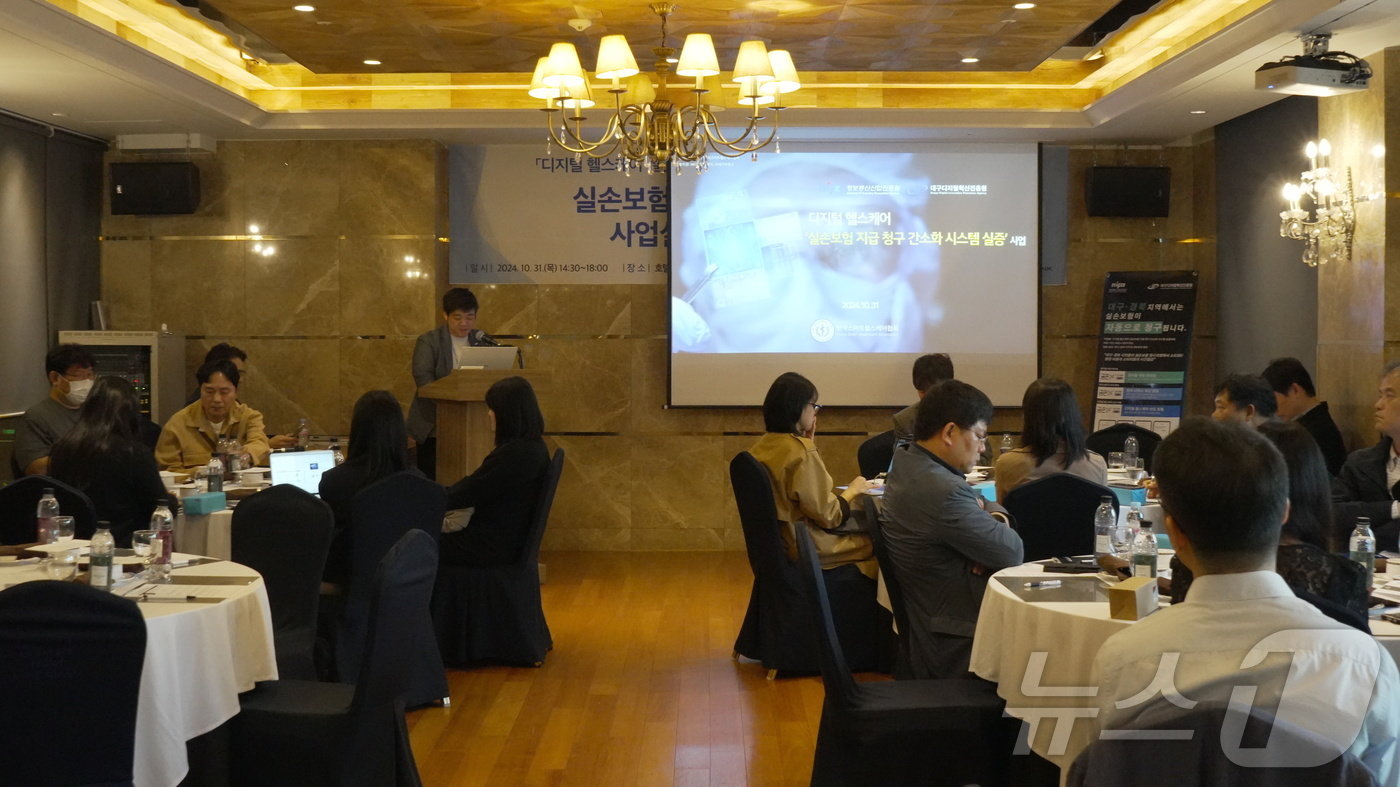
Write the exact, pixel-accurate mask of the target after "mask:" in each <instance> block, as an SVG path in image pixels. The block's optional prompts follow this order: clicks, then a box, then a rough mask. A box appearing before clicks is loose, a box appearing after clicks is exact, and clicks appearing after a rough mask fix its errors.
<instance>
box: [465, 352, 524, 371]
mask: <svg viewBox="0 0 1400 787" xmlns="http://www.w3.org/2000/svg"><path fill="white" fill-rule="evenodd" d="M518 352H520V351H519V350H518V349H516V348H515V347H463V348H462V349H461V350H458V351H457V368H458V369H476V368H481V369H509V368H511V367H513V366H515V354H516V353H518Z"/></svg>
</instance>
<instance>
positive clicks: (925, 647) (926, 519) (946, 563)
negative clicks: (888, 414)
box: [881, 380, 1023, 678]
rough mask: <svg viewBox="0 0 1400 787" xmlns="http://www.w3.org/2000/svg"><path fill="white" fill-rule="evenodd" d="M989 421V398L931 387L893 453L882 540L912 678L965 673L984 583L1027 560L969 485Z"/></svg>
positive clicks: (994, 508) (964, 387) (954, 387)
mask: <svg viewBox="0 0 1400 787" xmlns="http://www.w3.org/2000/svg"><path fill="white" fill-rule="evenodd" d="M991 417H992V403H991V401H990V400H989V399H988V398H987V395H986V394H984V393H982V392H981V391H979V390H977V389H976V388H974V387H972V386H970V385H968V384H967V383H964V382H960V381H958V380H947V381H945V382H942V383H939V384H938V385H936V386H934V387H933V388H932V389H931V390H929V391H928V392H927V393H926V394H925V395H924V398H923V399H922V400H920V401H919V404H918V409H917V411H916V412H915V418H914V442H913V443H912V444H911V445H909V446H908V447H906V448H901V449H896V450H895V455H894V465H893V467H892V468H891V470H890V474H889V479H888V481H887V482H886V484H885V505H884V512H883V514H882V517H881V519H882V522H883V532H884V534H885V541H886V543H887V545H888V548H889V554H890V562H891V563H892V566H891V568H892V569H893V571H894V574H895V575H896V576H897V577H898V580H899V583H900V585H902V586H903V588H904V604H905V607H906V608H907V611H908V613H909V628H910V630H909V631H908V632H906V634H907V636H908V638H909V661H910V668H911V670H912V671H913V676H914V677H915V678H957V677H963V676H964V675H965V674H966V673H967V666H968V660H969V658H970V657H971V655H972V633H973V630H974V629H976V627H977V611H978V610H979V609H980V608H981V606H982V594H983V593H984V592H985V591H986V588H987V578H988V576H990V575H991V573H992V572H994V571H997V570H999V569H1003V568H1006V567H1008V566H1015V565H1019V564H1020V563H1021V560H1022V555H1023V551H1022V546H1021V537H1020V536H1019V535H1017V534H1016V531H1014V530H1012V529H1011V527H1010V526H1009V525H1008V524H1007V523H1006V520H1005V518H1004V517H1005V509H1002V508H1001V507H1000V506H998V505H997V504H995V503H989V502H987V501H985V500H984V499H983V498H982V496H981V495H979V494H978V493H977V491H976V490H975V489H973V488H972V487H971V486H970V485H968V483H967V480H966V478H964V474H965V473H966V472H967V471H969V470H971V469H972V466H973V465H974V464H976V462H977V457H978V456H979V455H980V454H981V452H982V449H983V447H984V446H985V445H986V442H987V421H989V420H991ZM994 514H995V515H994ZM998 516H1000V517H1003V518H998Z"/></svg>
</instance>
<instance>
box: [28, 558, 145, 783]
mask: <svg viewBox="0 0 1400 787" xmlns="http://www.w3.org/2000/svg"><path fill="white" fill-rule="evenodd" d="M145 657H146V621H145V619H144V618H142V617H141V612H140V611H139V610H138V609H137V608H136V604H134V603H132V602H131V601H129V600H127V599H124V598H119V597H117V596H114V595H112V594H111V593H103V592H101V591H99V590H94V589H92V588H90V587H87V586H86V585H78V584H75V583H72V582H50V581H40V582H26V583H23V584H19V585H15V586H14V587H12V588H10V589H8V590H5V591H3V592H0V697H3V698H4V699H3V702H4V707H5V709H6V711H5V712H4V713H0V740H3V741H5V746H6V749H7V750H8V751H9V752H10V755H9V756H8V757H6V758H5V764H4V766H3V769H0V774H3V775H0V783H4V784H6V785H15V786H16V787H24V786H26V785H55V784H84V785H119V784H122V785H130V784H131V783H132V776H133V774H132V767H133V761H134V756H135V747H136V702H137V695H138V694H139V691H140V686H141V668H142V664H143V662H144V661H145ZM65 742H67V745H65Z"/></svg>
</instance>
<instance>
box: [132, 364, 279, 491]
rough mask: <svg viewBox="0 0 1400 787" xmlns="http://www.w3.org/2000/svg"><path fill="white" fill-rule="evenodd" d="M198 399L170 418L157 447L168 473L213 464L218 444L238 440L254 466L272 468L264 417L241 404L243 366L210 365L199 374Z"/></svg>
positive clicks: (160, 460)
mask: <svg viewBox="0 0 1400 787" xmlns="http://www.w3.org/2000/svg"><path fill="white" fill-rule="evenodd" d="M195 379H196V380H198V381H199V401H197V402H194V403H193V404H190V405H187V406H186V407H184V408H183V409H181V410H179V411H178V412H176V413H175V415H173V416H171V417H170V420H169V421H168V422H166V424H165V428H164V429H163V430H161V433H160V442H158V443H157V444H156V463H157V464H159V465H160V467H161V469H163V470H173V471H175V472H182V473H193V472H195V471H196V470H198V469H199V468H201V467H204V466H205V465H207V464H209V457H210V456H211V455H212V453H213V451H214V449H215V448H216V447H218V444H219V441H220V440H223V439H227V438H230V437H231V438H236V439H237V440H238V442H240V443H242V444H243V451H244V453H246V454H247V455H248V457H249V458H250V459H251V460H252V463H253V464H255V465H263V464H267V455H268V453H269V452H270V451H271V449H270V448H269V446H268V443H267V433H266V432H264V431H263V417H262V413H260V412H258V411H257V410H254V409H253V408H251V407H249V406H248V405H246V404H243V403H242V402H240V401H238V381H239V373H238V367H236V366H234V365H233V363H232V362H230V361H227V360H223V361H211V362H209V363H206V364H204V365H203V366H200V367H199V371H197V372H195Z"/></svg>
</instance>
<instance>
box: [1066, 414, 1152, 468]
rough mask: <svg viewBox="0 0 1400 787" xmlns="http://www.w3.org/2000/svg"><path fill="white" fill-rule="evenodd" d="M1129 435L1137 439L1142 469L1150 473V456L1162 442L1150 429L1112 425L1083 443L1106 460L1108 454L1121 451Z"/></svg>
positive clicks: (1091, 435) (1130, 425)
mask: <svg viewBox="0 0 1400 787" xmlns="http://www.w3.org/2000/svg"><path fill="white" fill-rule="evenodd" d="M1130 435H1131V436H1132V437H1136V438H1137V440H1138V456H1140V457H1142V466H1143V468H1145V469H1146V470H1147V472H1149V473H1151V472H1152V455H1153V454H1155V453H1156V452H1157V444H1158V443H1160V442H1162V436H1161V435H1159V434H1157V433H1156V432H1154V431H1152V430H1151V429H1143V428H1142V427H1141V426H1138V425H1137V424H1114V425H1113V426H1109V427H1105V428H1103V429H1100V430H1099V431H1097V432H1094V433H1093V434H1090V435H1089V436H1088V437H1087V438H1085V440H1084V443H1085V444H1086V445H1088V446H1089V450H1090V451H1097V452H1098V453H1101V454H1103V456H1104V458H1105V459H1107V458H1108V455H1109V453H1110V452H1112V451H1122V450H1123V441H1125V440H1127V439H1128V437H1129V436H1130Z"/></svg>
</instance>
